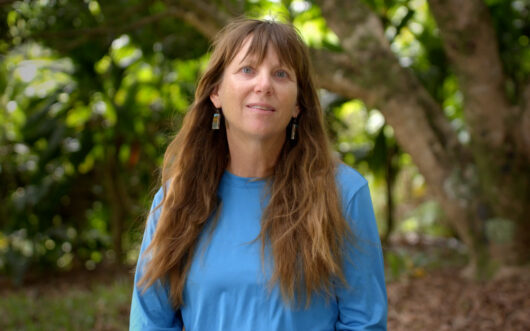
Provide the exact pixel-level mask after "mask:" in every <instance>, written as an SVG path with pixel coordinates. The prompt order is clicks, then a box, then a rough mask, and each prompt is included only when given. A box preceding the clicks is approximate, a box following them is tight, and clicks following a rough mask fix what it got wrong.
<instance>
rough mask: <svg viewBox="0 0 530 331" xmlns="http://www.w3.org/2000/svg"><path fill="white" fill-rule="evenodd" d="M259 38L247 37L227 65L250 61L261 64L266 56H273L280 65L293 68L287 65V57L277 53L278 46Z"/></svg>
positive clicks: (289, 64)
mask: <svg viewBox="0 0 530 331" xmlns="http://www.w3.org/2000/svg"><path fill="white" fill-rule="evenodd" d="M259 39H260V38H259V37H254V36H253V35H250V36H247V37H246V38H245V39H244V40H243V41H242V43H241V45H240V46H239V48H236V49H235V50H234V52H233V54H232V59H231V60H230V61H229V64H232V63H241V62H243V61H245V60H250V61H251V62H255V63H256V64H261V63H262V62H263V60H264V59H265V58H266V57H267V56H269V55H270V56H273V57H274V58H275V59H276V60H277V61H278V62H279V64H280V65H286V66H288V67H291V68H293V67H294V66H293V65H292V64H291V63H289V62H290V61H288V59H287V56H282V52H279V51H278V46H276V45H274V43H273V42H272V41H270V40H259Z"/></svg>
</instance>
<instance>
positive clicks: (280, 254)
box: [139, 19, 351, 307]
mask: <svg viewBox="0 0 530 331" xmlns="http://www.w3.org/2000/svg"><path fill="white" fill-rule="evenodd" d="M249 36H251V37H252V39H251V44H250V46H249V49H248V54H247V55H256V56H257V58H258V61H259V62H261V61H262V60H263V58H264V56H265V54H266V52H267V47H274V49H275V50H276V52H277V54H278V56H279V57H280V61H282V62H283V63H285V64H287V65H288V66H290V67H291V68H293V69H294V71H295V72H296V78H297V83H298V100H297V101H298V106H299V108H300V114H299V116H298V129H297V136H298V138H297V140H296V141H295V142H294V143H293V142H292V141H291V140H289V139H286V141H285V143H284V146H283V147H282V150H281V152H280V155H279V157H278V161H277V163H276V165H275V167H274V170H273V173H272V176H271V177H270V179H269V183H268V185H269V190H270V201H269V204H268V206H267V207H266V209H265V210H264V213H263V216H262V220H261V223H262V227H261V232H260V234H259V236H258V238H257V239H258V240H260V241H261V249H262V256H261V258H262V259H263V258H264V252H265V250H266V246H270V250H271V251H270V252H271V253H272V258H273V262H274V264H273V265H274V267H273V273H272V277H271V279H270V283H269V284H270V285H271V286H273V285H274V284H276V283H279V286H280V290H281V293H282V295H283V297H284V299H285V300H286V301H287V302H291V301H293V300H295V299H298V298H301V297H302V296H303V294H305V297H306V304H309V302H310V299H311V295H312V294H315V293H322V294H327V295H328V296H331V295H332V294H333V282H334V281H341V282H343V283H344V282H345V280H344V275H343V270H342V262H343V255H344V247H345V244H346V241H347V239H348V238H349V236H350V234H351V231H350V228H349V226H348V224H347V222H346V220H345V219H344V217H343V215H342V212H341V203H340V198H339V195H338V193H337V187H336V185H335V171H336V162H335V161H334V159H333V158H332V155H331V151H330V147H329V143H328V138H327V135H326V132H325V128H324V121H323V115H322V110H321V108H320V103H319V100H318V96H317V92H316V89H315V86H314V82H313V77H312V72H311V66H310V60H309V55H308V51H307V48H306V46H305V45H304V43H303V41H302V40H301V38H300V36H299V34H298V33H297V31H296V29H295V28H294V27H293V26H292V25H289V24H283V23H277V22H269V21H259V20H251V19H240V20H237V21H234V22H232V23H230V24H228V25H227V26H226V27H225V28H224V29H223V30H221V31H220V32H219V34H218V35H217V37H216V39H215V41H214V43H213V52H212V55H211V58H210V61H209V64H208V67H207V69H206V71H205V73H204V75H203V76H202V77H201V79H200V81H199V83H198V86H197V90H196V92H195V100H194V102H193V104H192V105H191V107H190V109H189V111H188V113H187V114H186V116H185V118H184V121H183V125H182V128H181V129H180V132H179V133H178V134H177V135H176V137H175V138H174V139H173V141H171V143H170V144H169V146H168V148H167V150H166V153H165V155H164V163H163V167H162V178H161V185H162V187H163V188H164V198H163V200H162V202H161V204H160V207H161V208H162V210H161V214H160V218H159V221H158V225H157V228H156V231H155V234H154V236H153V239H152V242H151V244H150V245H149V248H148V250H147V252H149V253H148V254H150V260H149V261H148V264H147V267H146V269H145V273H144V276H143V278H142V279H141V280H140V282H139V285H140V286H145V287H149V286H151V285H152V284H153V283H154V282H155V281H156V280H157V279H161V280H163V281H167V282H169V285H170V292H171V293H170V297H171V300H172V303H173V305H174V306H175V307H179V306H182V305H183V304H184V303H183V297H182V293H183V289H184V285H185V281H186V277H187V275H188V271H189V269H190V266H191V262H192V260H193V257H194V254H195V250H196V247H197V241H198V237H199V234H200V233H201V231H203V229H204V226H205V224H206V222H207V220H208V219H209V218H210V217H211V216H212V215H213V214H214V212H215V211H216V208H217V207H218V198H217V194H216V192H217V188H218V186H219V182H220V180H221V177H222V175H223V173H224V171H225V169H226V167H227V164H228V159H229V150H228V143H227V139H226V129H225V126H224V123H223V122H221V128H220V130H212V129H211V122H212V116H213V114H214V111H215V107H214V105H213V104H212V102H211V101H210V94H211V93H212V92H213V91H214V88H215V87H216V86H217V85H218V84H219V83H220V82H221V79H222V75H223V71H224V69H225V68H226V66H227V65H228V64H229V63H230V62H231V61H232V59H233V58H234V57H235V56H236V54H237V53H238V52H239V50H240V49H241V47H242V45H243V42H244V41H245V40H246V38H247V37H249ZM287 129H288V130H289V127H288V128H287ZM266 244H268V245H266Z"/></svg>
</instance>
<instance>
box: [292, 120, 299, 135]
mask: <svg viewBox="0 0 530 331" xmlns="http://www.w3.org/2000/svg"><path fill="white" fill-rule="evenodd" d="M297 127H298V119H297V118H296V117H293V122H292V123H291V140H295V138H296V128H297Z"/></svg>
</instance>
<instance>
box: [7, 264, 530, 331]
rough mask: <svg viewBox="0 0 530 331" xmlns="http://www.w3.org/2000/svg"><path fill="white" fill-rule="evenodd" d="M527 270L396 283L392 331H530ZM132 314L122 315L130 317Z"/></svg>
mask: <svg viewBox="0 0 530 331" xmlns="http://www.w3.org/2000/svg"><path fill="white" fill-rule="evenodd" d="M526 270H527V271H518V272H513V273H508V274H507V275H504V276H503V277H500V278H499V279H494V280H490V281H487V282H475V281H471V280H467V279H464V278H462V277H460V276H459V273H460V270H459V269H447V268H446V269H444V270H436V271H430V272H428V273H425V274H423V275H422V276H421V277H403V278H400V279H399V280H396V281H393V282H390V283H389V284H387V289H388V301H389V314H388V330H393V331H402V330H407V331H415V330H440V331H443V330H466V331H474V330H481V331H487V330H502V331H510V330H514V331H517V330H521V331H522V330H530V272H528V270H529V269H526ZM116 277H126V278H130V279H131V282H132V274H131V270H105V271H103V272H92V273H91V275H90V276H89V277H87V275H86V274H82V273H79V274H70V275H69V276H66V275H64V276H60V277H53V279H47V280H46V282H42V281H40V282H39V281H37V282H30V283H28V284H26V286H24V288H22V289H18V290H17V289H13V288H10V289H7V288H5V287H4V288H3V289H1V288H0V292H3V294H6V292H7V293H9V292H13V291H28V293H30V292H35V291H37V292H39V294H44V293H46V292H47V293H48V295H61V293H63V294H64V291H68V290H69V289H72V288H90V287H91V286H92V285H93V284H94V283H98V284H111V283H112V282H113V281H114V280H115V279H116ZM88 279H90V281H88ZM4 285H5V283H4ZM131 286H132V284H131ZM0 287H1V286H0ZM0 295H1V293H0ZM128 309H129V307H123V309H120V311H122V312H123V314H125V315H127V316H128V314H129V311H128ZM103 329H104V328H103ZM124 329H126V326H125V325H124Z"/></svg>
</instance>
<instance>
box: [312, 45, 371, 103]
mask: <svg viewBox="0 0 530 331" xmlns="http://www.w3.org/2000/svg"><path fill="white" fill-rule="evenodd" d="M309 51H310V55H311V59H312V62H313V63H315V64H316V65H314V66H313V68H314V69H315V76H316V77H315V78H316V84H317V85H318V86H319V87H320V88H324V89H326V90H328V91H330V92H334V93H336V94H339V95H342V96H343V97H346V98H351V99H361V100H364V102H366V103H367V104H371V105H373V104H375V103H376V98H377V96H376V95H375V93H374V92H373V91H372V90H369V89H365V88H363V87H361V86H360V85H358V84H355V83H354V81H353V80H352V79H351V77H355V76H356V75H357V70H356V69H355V68H353V67H352V65H351V61H350V59H349V57H348V56H347V55H345V54H344V53H334V52H330V51H326V50H322V49H314V48H311V49H310V50H309Z"/></svg>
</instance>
